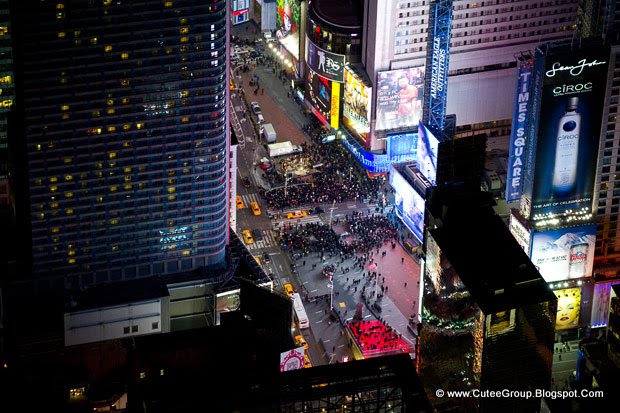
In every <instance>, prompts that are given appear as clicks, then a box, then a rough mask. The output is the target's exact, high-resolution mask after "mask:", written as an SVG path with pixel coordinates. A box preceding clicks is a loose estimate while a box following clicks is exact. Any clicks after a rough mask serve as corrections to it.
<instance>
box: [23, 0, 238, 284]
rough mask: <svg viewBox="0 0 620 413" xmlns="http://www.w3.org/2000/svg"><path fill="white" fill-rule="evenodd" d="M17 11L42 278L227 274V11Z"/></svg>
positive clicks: (215, 7) (40, 7) (37, 270)
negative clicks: (220, 270)
mask: <svg viewBox="0 0 620 413" xmlns="http://www.w3.org/2000/svg"><path fill="white" fill-rule="evenodd" d="M13 15H14V16H15V20H14V26H13V28H14V38H16V40H17V43H16V45H17V46H16V48H15V50H16V51H18V52H19V53H18V55H17V56H16V62H17V64H18V69H17V73H18V74H19V79H18V81H17V88H18V96H22V99H21V101H20V102H19V104H20V105H21V106H20V110H21V111H23V117H22V120H23V128H24V133H25V142H26V145H27V150H26V152H27V162H28V174H29V175H28V187H29V205H30V222H31V231H32V254H33V256H32V261H33V267H32V272H33V275H35V276H38V277H44V276H50V277H52V278H51V279H54V280H56V281H55V282H56V283H60V282H64V283H65V284H64V285H65V286H73V287H75V286H78V285H89V284H92V283H100V282H107V281H115V280H121V279H131V278H136V277H147V276H151V275H156V274H159V275H161V274H172V273H176V272H181V271H188V270H193V269H197V268H201V267H207V268H209V267H213V268H215V267H222V266H223V265H225V259H226V256H225V248H226V246H227V244H228V242H229V235H230V234H229V223H228V222H229V208H228V202H229V196H228V191H229V183H228V179H227V177H228V168H229V159H228V158H229V142H228V113H227V107H226V102H227V101H228V100H227V93H228V87H227V85H228V74H227V39H228V27H229V19H227V8H226V1H225V0H202V1H192V0H174V1H164V0H157V1H155V0H141V1H125V0H120V1H116V0H115V1H111V0H99V1H92V0H74V1H69V0H64V1H63V0H57V1H54V2H39V1H24V2H19V3H16V12H14V13H13ZM20 89H21V90H20ZM19 93H21V95H19Z"/></svg>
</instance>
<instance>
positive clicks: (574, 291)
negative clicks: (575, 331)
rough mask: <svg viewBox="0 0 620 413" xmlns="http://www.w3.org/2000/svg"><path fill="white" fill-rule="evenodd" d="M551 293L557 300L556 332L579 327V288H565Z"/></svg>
mask: <svg viewBox="0 0 620 413" xmlns="http://www.w3.org/2000/svg"><path fill="white" fill-rule="evenodd" d="M553 293H554V294H555V296H556V297H557V298H558V314H557V316H556V318H555V329H556V331H557V330H566V329H569V328H577V327H579V309H580V308H581V288H566V289H564V290H556V291H554V292H553Z"/></svg>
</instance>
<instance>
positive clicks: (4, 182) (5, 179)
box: [0, 0, 15, 207]
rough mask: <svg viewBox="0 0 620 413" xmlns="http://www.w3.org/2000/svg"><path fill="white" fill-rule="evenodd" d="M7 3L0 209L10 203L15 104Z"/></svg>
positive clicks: (0, 70) (1, 20) (0, 12)
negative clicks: (11, 120)
mask: <svg viewBox="0 0 620 413" xmlns="http://www.w3.org/2000/svg"><path fill="white" fill-rule="evenodd" d="M9 17H10V14H9V2H8V1H7V0H0V207H2V206H4V205H8V204H9V203H10V187H9V157H8V143H9V133H8V115H9V111H10V110H11V108H12V107H13V104H14V102H15V87H14V84H13V52H12V48H11V24H10V22H9Z"/></svg>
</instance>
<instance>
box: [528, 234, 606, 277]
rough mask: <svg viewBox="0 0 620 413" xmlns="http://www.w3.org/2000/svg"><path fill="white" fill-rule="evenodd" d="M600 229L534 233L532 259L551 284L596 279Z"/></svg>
mask: <svg viewBox="0 0 620 413" xmlns="http://www.w3.org/2000/svg"><path fill="white" fill-rule="evenodd" d="M595 243H596V225H594V224H591V225H584V226H580V227H573V228H560V229H554V230H551V231H545V232H534V233H533V236H532V249H531V255H530V259H531V260H532V263H533V264H534V265H535V266H536V268H538V271H539V272H540V275H542V277H543V278H544V279H545V281H547V282H553V281H563V280H567V279H570V278H582V277H590V276H592V267H593V265H594V246H595Z"/></svg>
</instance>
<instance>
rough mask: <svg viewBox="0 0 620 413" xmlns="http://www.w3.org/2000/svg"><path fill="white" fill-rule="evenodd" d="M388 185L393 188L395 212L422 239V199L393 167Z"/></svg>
mask: <svg viewBox="0 0 620 413" xmlns="http://www.w3.org/2000/svg"><path fill="white" fill-rule="evenodd" d="M389 179H390V186H391V187H392V188H394V205H395V206H396V212H397V214H398V215H399V216H400V218H401V219H402V220H403V222H404V223H405V225H407V227H408V228H409V229H410V230H411V232H413V234H414V235H415V236H416V238H418V240H420V241H422V239H423V236H424V199H423V198H422V197H421V196H420V195H419V194H418V193H417V192H416V190H415V189H414V188H413V187H412V186H411V184H409V182H407V181H406V180H405V178H404V177H403V176H402V175H401V174H400V172H398V171H397V170H396V169H394V168H390V178H389Z"/></svg>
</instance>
